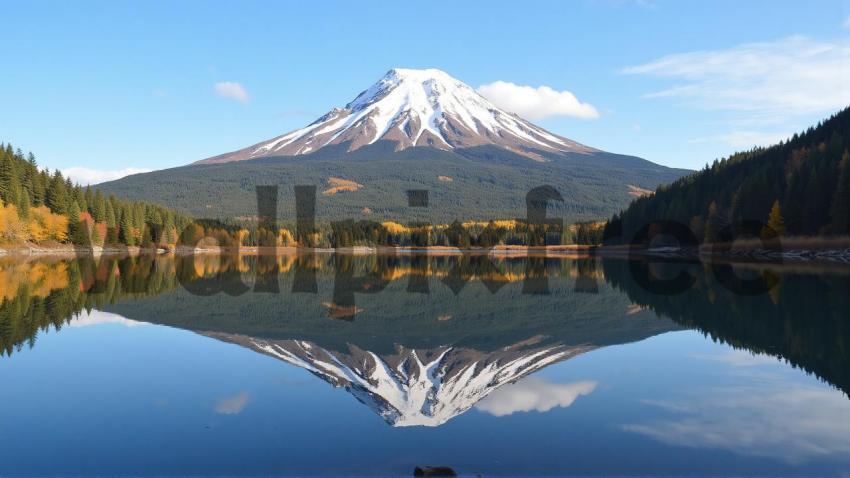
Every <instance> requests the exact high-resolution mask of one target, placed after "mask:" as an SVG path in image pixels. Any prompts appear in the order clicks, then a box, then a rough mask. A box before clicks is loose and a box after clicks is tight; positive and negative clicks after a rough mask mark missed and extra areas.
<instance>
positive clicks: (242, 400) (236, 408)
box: [215, 392, 251, 415]
mask: <svg viewBox="0 0 850 478" xmlns="http://www.w3.org/2000/svg"><path fill="white" fill-rule="evenodd" d="M250 398H251V396H250V395H249V394H248V392H242V393H239V394H238V395H234V396H232V397H224V398H222V399H219V401H218V402H216V404H215V412H216V413H220V414H222V415H237V414H239V413H241V412H242V410H243V409H244V408H245V406H246V405H248V400H249V399H250Z"/></svg>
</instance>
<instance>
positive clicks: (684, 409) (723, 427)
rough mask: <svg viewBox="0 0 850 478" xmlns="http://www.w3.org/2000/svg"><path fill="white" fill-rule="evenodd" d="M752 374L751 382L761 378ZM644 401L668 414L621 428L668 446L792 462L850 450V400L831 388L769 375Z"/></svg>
mask: <svg viewBox="0 0 850 478" xmlns="http://www.w3.org/2000/svg"><path fill="white" fill-rule="evenodd" d="M756 358H757V357H756ZM725 363H733V364H734V365H733V366H736V365H738V363H737V362H734V361H733V362H728V361H727V362H725ZM773 363H777V362H776V361H775V360H774V361H773ZM756 377H757V376H755V375H754V377H752V378H751V380H750V382H753V381H761V380H758V379H757V378H756ZM646 403H648V404H650V405H653V406H656V407H658V408H660V409H661V410H663V411H665V412H667V413H668V414H669V415H670V418H665V419H659V420H653V421H649V422H646V423H637V424H627V425H624V426H623V429H625V430H626V431H629V432H633V433H638V434H641V435H645V436H648V437H650V438H653V439H656V440H658V441H661V442H663V443H666V444H668V445H675V446H687V447H691V448H713V449H720V450H726V451H730V452H733V453H738V454H742V455H750V456H760V457H767V458H774V459H778V460H782V461H784V462H787V463H792V464H793V463H801V462H805V461H808V460H812V459H818V458H825V457H831V458H837V457H841V456H842V455H848V454H850V401H848V400H847V397H845V396H844V395H843V394H842V393H841V392H839V391H837V390H833V389H830V388H826V387H819V386H811V385H798V384H792V383H789V382H788V381H787V380H782V379H781V378H776V376H771V380H770V381H769V382H765V383H764V385H761V384H759V385H747V386H739V387H733V386H729V387H716V388H709V389H706V390H705V391H704V392H702V393H698V394H693V395H692V394H688V396H683V397H679V398H677V399H671V400H661V401H646Z"/></svg>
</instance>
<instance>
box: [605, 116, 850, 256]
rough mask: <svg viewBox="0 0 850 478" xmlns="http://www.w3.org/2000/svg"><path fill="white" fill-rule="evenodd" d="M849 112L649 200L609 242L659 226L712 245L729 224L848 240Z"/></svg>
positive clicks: (641, 201)
mask: <svg viewBox="0 0 850 478" xmlns="http://www.w3.org/2000/svg"><path fill="white" fill-rule="evenodd" d="M848 148H850V109H845V110H843V111H841V112H840V113H837V114H836V115H834V116H832V117H831V118H829V119H828V120H826V121H824V122H822V123H820V124H819V125H818V126H816V127H813V128H809V129H808V130H807V131H806V132H804V133H801V134H796V135H794V137H793V138H791V139H790V140H789V141H787V142H783V143H780V144H778V145H774V146H771V147H768V148H756V149H753V150H751V151H746V152H742V153H736V154H734V155H732V156H730V157H729V158H726V159H723V160H722V161H715V162H714V164H712V165H711V166H708V167H706V168H705V169H703V170H702V171H699V172H697V173H694V174H692V175H690V176H686V177H684V178H681V179H679V180H678V181H676V182H674V183H673V184H671V185H669V186H662V187H660V188H658V190H657V191H656V192H655V194H653V195H651V196H646V197H641V198H638V199H636V200H635V201H634V202H633V203H632V204H631V205H630V206H629V207H628V208H627V209H626V210H625V211H624V212H622V213H621V214H620V215H617V216H614V217H613V218H612V219H611V220H610V221H609V223H608V224H607V225H606V236H607V237H608V238H609V241H610V242H620V241H626V242H628V241H630V240H631V238H633V237H634V235H635V233H636V232H637V231H638V230H639V229H640V228H641V227H643V226H644V225H646V224H648V223H650V222H651V221H654V220H673V221H677V222H679V223H682V224H686V225H689V226H690V228H691V230H692V231H693V232H694V234H695V235H696V237H697V238H698V239H700V240H704V241H706V242H713V241H715V240H716V239H718V237H717V232H718V231H719V230H720V229H721V228H722V227H724V226H725V225H727V224H732V223H738V222H739V221H743V220H756V221H761V222H764V223H769V224H770V226H771V227H772V228H773V229H774V230H776V232H777V233H779V234H784V235H796V236H816V235H837V234H848V233H850V164H848V163H850V159H848Z"/></svg>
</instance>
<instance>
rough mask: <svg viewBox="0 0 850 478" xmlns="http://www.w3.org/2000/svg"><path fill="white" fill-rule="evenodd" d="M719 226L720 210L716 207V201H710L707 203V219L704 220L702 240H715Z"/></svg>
mask: <svg viewBox="0 0 850 478" xmlns="http://www.w3.org/2000/svg"><path fill="white" fill-rule="evenodd" d="M721 227H722V224H721V217H720V210H719V208H718V207H717V202H715V201H711V204H709V205H708V219H706V220H705V239H704V242H706V243H712V242H715V241H717V240H718V239H719V237H718V234H719V233H720V229H721Z"/></svg>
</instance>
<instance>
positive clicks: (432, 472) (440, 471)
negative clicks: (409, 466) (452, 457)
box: [413, 466, 457, 476]
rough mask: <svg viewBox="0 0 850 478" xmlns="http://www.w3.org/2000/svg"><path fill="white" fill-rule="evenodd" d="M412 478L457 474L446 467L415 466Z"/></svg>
mask: <svg viewBox="0 0 850 478" xmlns="http://www.w3.org/2000/svg"><path fill="white" fill-rule="evenodd" d="M413 476H457V473H455V471H454V470H452V469H451V468H449V467H448V466H417V467H416V468H415V469H414V470H413Z"/></svg>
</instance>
